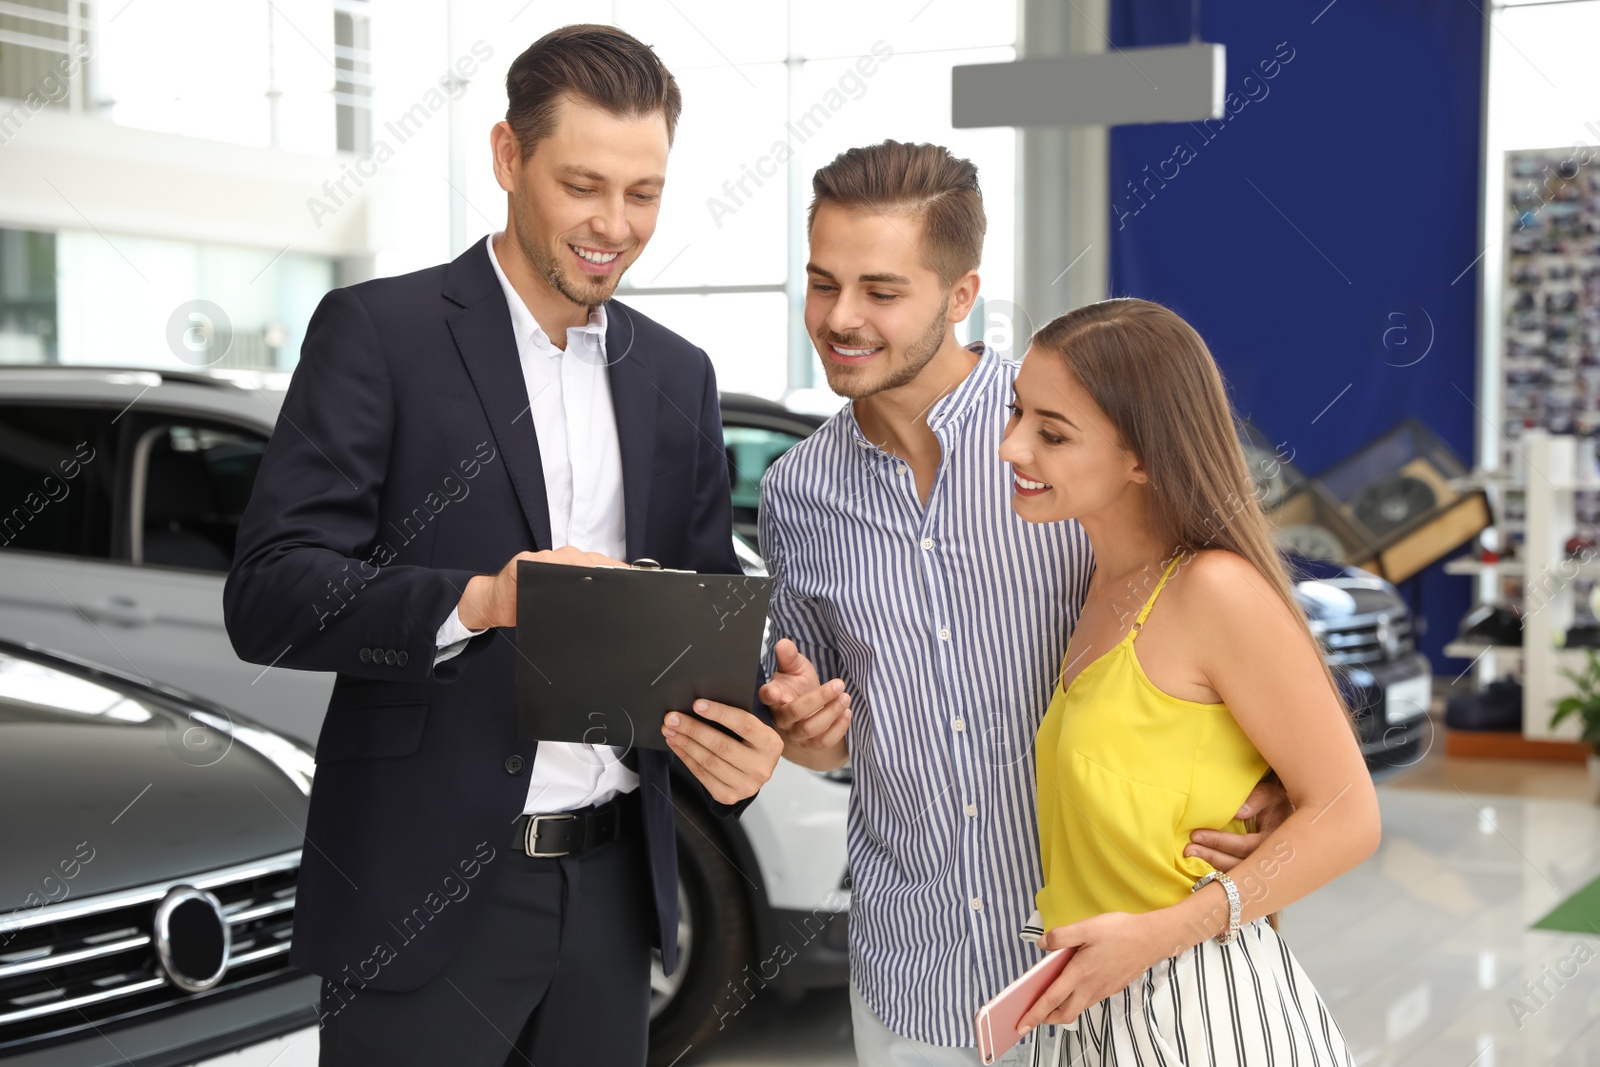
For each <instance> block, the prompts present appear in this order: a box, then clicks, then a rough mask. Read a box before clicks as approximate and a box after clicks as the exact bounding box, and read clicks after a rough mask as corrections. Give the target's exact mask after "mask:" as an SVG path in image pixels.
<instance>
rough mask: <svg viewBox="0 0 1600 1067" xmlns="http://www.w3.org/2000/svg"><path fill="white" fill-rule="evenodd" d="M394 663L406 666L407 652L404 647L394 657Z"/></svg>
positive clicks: (398, 665)
mask: <svg viewBox="0 0 1600 1067" xmlns="http://www.w3.org/2000/svg"><path fill="white" fill-rule="evenodd" d="M394 665H395V666H396V667H404V666H405V665H406V653H405V650H404V649H401V650H400V651H399V652H398V653H397V654H396V655H395V657H394Z"/></svg>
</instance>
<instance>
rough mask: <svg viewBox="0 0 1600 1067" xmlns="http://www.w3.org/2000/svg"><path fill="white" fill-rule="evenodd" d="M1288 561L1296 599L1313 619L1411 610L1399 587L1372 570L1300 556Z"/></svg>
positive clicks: (1322, 620) (1334, 620) (1332, 619)
mask: <svg viewBox="0 0 1600 1067" xmlns="http://www.w3.org/2000/svg"><path fill="white" fill-rule="evenodd" d="M1287 562H1288V565H1289V571H1290V573H1291V574H1292V575H1294V576H1295V579H1296V581H1295V587H1294V594H1295V599H1296V600H1297V601H1299V602H1300V607H1301V609H1302V610H1304V611H1305V613H1306V618H1308V619H1310V620H1312V621H1313V622H1320V623H1337V622H1338V621H1339V620H1341V619H1352V618H1358V617H1360V616H1366V615H1371V614H1373V613H1374V612H1386V613H1388V614H1389V615H1391V616H1401V615H1406V614H1409V609H1408V608H1407V607H1406V603H1405V600H1404V598H1402V597H1401V596H1400V591H1399V590H1398V589H1396V588H1395V587H1394V586H1393V585H1392V584H1391V583H1390V582H1388V581H1385V580H1384V579H1383V578H1380V577H1378V576H1377V575H1376V574H1373V573H1372V572H1371V571H1368V570H1363V569H1361V568H1360V567H1351V566H1347V565H1345V564H1342V563H1330V562H1327V561H1324V560H1313V559H1306V558H1304V557H1301V556H1291V557H1289V559H1288V560H1287Z"/></svg>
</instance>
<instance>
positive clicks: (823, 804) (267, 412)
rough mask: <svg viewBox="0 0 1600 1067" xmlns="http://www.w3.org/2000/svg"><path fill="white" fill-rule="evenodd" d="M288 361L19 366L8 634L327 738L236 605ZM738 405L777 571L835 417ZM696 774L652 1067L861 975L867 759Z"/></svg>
mask: <svg viewBox="0 0 1600 1067" xmlns="http://www.w3.org/2000/svg"><path fill="white" fill-rule="evenodd" d="M288 377H289V376H288V374H286V373H257V372H246V371H234V372H229V371H212V372H204V373H201V372H187V373H174V372H168V371H161V372H156V371H149V370H138V369H131V368H105V367H99V368H97V367H82V366H68V365H43V366H6V367H0V637H4V638H9V639H11V640H14V641H21V642H31V643H33V644H36V645H39V646H42V647H44V648H49V649H56V650H59V651H62V652H65V653H67V654H69V655H72V656H77V657H81V658H83V659H87V660H91V661H97V662H101V663H105V664H107V665H108V666H110V667H112V668H114V669H116V670H119V671H124V672H128V673H131V674H133V675H136V676H138V677H141V678H146V679H150V680H152V681H155V682H158V683H166V684H169V685H172V686H176V687H178V688H180V689H183V690H186V691H188V692H191V693H194V694H198V695H199V696H201V697H204V698H207V699H209V700H211V701H214V702H215V703H216V704H218V705H221V706H222V707H224V708H229V709H234V710H237V711H239V712H242V713H243V714H244V715H246V716H248V717H249V718H251V719H253V720H255V721H256V722H259V723H262V724H264V725H266V726H268V727H271V728H273V729H274V730H276V731H278V732H280V733H283V734H288V735H291V736H293V737H295V738H298V739H300V740H302V741H304V742H306V743H308V744H314V743H315V741H316V739H317V734H318V731H319V729H320V727H321V722H322V717H323V713H324V710H325V709H326V707H327V701H328V696H329V693H330V691H331V689H332V686H333V676H332V675H331V674H318V673H309V672H302V671H293V670H285V669H274V668H271V667H268V668H266V669H263V668H261V667H259V666H257V665H254V664H249V663H245V662H243V661H241V660H240V659H239V658H238V657H237V656H236V655H235V654H234V652H233V648H232V645H231V644H230V642H229V640H228V635H227V633H226V631H225V629H224V626H223V617H222V586H223V581H224V578H225V576H226V573H227V569H228V566H229V563H230V562H231V560H232V558H233V548H234V537H235V534H236V532H237V529H238V523H239V519H240V516H241V514H242V513H243V510H244V506H245V503H246V501H248V499H249V497H250V491H251V488H252V486H253V484H254V479H255V474H256V470H257V468H258V466H259V464H260V460H261V455H262V452H263V450H264V449H265V447H266V442H267V439H268V438H269V437H270V436H271V434H272V433H274V432H280V433H298V432H299V431H298V430H297V429H296V428H294V427H293V426H288V425H282V426H280V425H278V409H279V406H280V403H281V399H282V395H283V390H284V389H285V388H287V384H288ZM723 402H724V404H723V421H724V430H725V437H726V440H727V445H728V455H729V475H730V480H731V482H732V485H733V491H734V505H735V527H736V530H737V533H736V536H735V542H736V547H737V549H738V550H739V554H740V558H741V560H742V562H743V563H744V565H745V569H746V571H747V573H764V568H763V567H762V564H761V559H760V556H759V555H758V554H757V552H756V551H755V548H754V539H755V537H754V531H755V504H756V499H757V496H756V494H757V492H758V490H759V485H760V479H761V475H762V474H763V473H764V472H765V470H766V466H767V465H768V464H770V463H771V461H772V460H773V459H775V458H776V457H777V456H778V455H780V454H781V453H782V452H783V451H784V450H785V449H786V448H788V447H789V446H790V445H792V444H794V443H795V442H796V441H798V440H800V439H801V438H803V437H804V436H806V435H807V434H808V433H810V432H811V430H813V429H814V428H815V427H816V426H817V425H818V424H819V423H820V422H821V419H819V418H816V417H814V416H807V415H802V414H797V413H794V412H791V411H789V410H787V409H785V408H783V407H781V406H779V405H777V404H772V403H770V402H768V401H764V400H759V399H756V398H753V397H741V396H737V395H727V396H724V398H723ZM686 783H687V779H685V788H684V789H683V792H682V795H681V796H680V797H679V798H678V809H679V812H680V819H679V829H678V834H679V836H678V845H679V855H680V857H681V862H680V885H679V893H680V897H681V903H682V916H683V918H682V927H681V928H680V930H679V945H680V946H681V948H680V960H681V962H680V965H679V967H678V970H677V971H676V973H674V974H673V975H672V976H671V977H667V976H664V975H663V974H662V973H661V971H660V968H659V966H658V967H657V968H656V971H655V973H654V975H653V984H654V997H653V1001H652V1005H651V1010H652V1023H651V1062H652V1063H653V1064H669V1063H671V1062H673V1060H674V1059H675V1058H676V1057H678V1056H679V1055H681V1054H682V1052H683V1051H684V1050H685V1048H686V1047H687V1046H689V1045H690V1044H694V1045H703V1044H704V1043H705V1041H706V1040H707V1039H709V1038H710V1037H711V1036H712V1035H713V1034H715V1033H716V1032H717V1031H718V1030H719V1029H721V1028H723V1027H724V1026H725V1025H727V1024H729V1023H730V1022H731V1021H732V1019H733V1017H734V1016H737V1015H738V1014H739V1013H740V1012H741V1011H742V1009H743V1007H744V1005H745V1004H746V1002H747V1001H748V1000H749V998H750V997H751V996H753V995H756V994H757V993H759V994H760V995H763V996H774V997H785V996H793V995H797V994H799V993H801V992H803V991H805V990H807V989H810V988H816V987H823V986H833V985H842V984H844V982H845V981H846V978H847V973H848V962H847V961H848V955H847V940H846V926H847V923H846V921H845V919H846V916H845V913H846V912H847V910H848V906H849V898H850V885H849V876H848V871H847V868H846V858H845V810H846V804H847V801H848V796H849V772H848V769H846V770H845V771H843V772H839V773H834V774H830V775H823V774H817V773H813V772H811V771H807V770H804V769H802V768H799V767H797V766H795V765H793V764H791V763H788V762H780V763H779V764H778V768H777V770H776V772H775V773H774V775H773V777H772V780H771V781H770V782H769V783H768V784H767V785H766V787H765V788H764V789H763V790H762V792H761V795H760V797H759V798H758V799H757V800H756V802H755V803H754V804H752V805H751V806H750V808H749V809H747V810H746V812H745V813H744V815H743V817H742V818H741V819H739V820H737V821H731V820H723V819H718V818H715V817H713V816H711V815H710V814H709V813H708V812H707V811H706V810H705V809H704V807H703V806H702V805H701V804H700V801H699V798H698V794H697V793H696V792H695V791H694V790H692V789H690V788H687V784H686ZM4 862H5V861H4V859H3V858H0V864H3V863H4ZM303 1036H304V1035H302V1039H303Z"/></svg>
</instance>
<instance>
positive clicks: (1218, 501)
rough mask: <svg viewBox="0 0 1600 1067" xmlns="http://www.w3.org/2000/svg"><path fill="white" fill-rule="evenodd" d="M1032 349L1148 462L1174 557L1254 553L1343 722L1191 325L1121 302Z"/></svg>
mask: <svg viewBox="0 0 1600 1067" xmlns="http://www.w3.org/2000/svg"><path fill="white" fill-rule="evenodd" d="M1033 347H1034V348H1035V349H1037V350H1039V351H1042V352H1048V353H1050V354H1051V355H1053V356H1055V357H1057V358H1059V359H1060V360H1061V361H1062V362H1063V363H1064V364H1065V365H1066V367H1067V369H1068V370H1069V371H1071V372H1072V375H1073V377H1075V378H1076V379H1077V380H1078V381H1079V382H1080V383H1081V384H1082V385H1083V387H1084V389H1085V390H1087V391H1088V393H1089V395H1090V396H1091V397H1093V398H1094V401H1095V403H1096V404H1098V405H1100V409H1101V410H1102V411H1104V412H1105V413H1106V417H1107V418H1108V419H1109V420H1110V422H1111V424H1112V425H1113V426H1115V427H1116V429H1117V432H1118V433H1119V434H1120V435H1121V437H1122V442H1123V444H1124V446H1125V447H1126V448H1127V449H1129V450H1130V451H1131V452H1132V453H1133V454H1134V455H1135V456H1137V457H1138V460H1139V462H1140V463H1141V464H1142V465H1143V466H1144V469H1145V471H1146V472H1147V474H1148V476H1149V490H1150V518H1151V522H1152V524H1153V525H1154V531H1153V532H1154V533H1155V534H1156V535H1157V536H1159V537H1160V539H1161V541H1162V543H1164V544H1167V545H1171V546H1172V547H1173V551H1174V553H1175V554H1179V555H1188V554H1192V553H1194V552H1196V551H1198V550H1200V549H1202V548H1222V549H1227V550H1228V551H1230V552H1236V553H1238V554H1239V555H1241V556H1243V557H1244V558H1245V559H1247V560H1249V561H1250V563H1251V564H1252V565H1253V566H1254V567H1255V569H1256V570H1257V571H1259V572H1260V573H1261V576H1262V577H1264V578H1265V579H1266V580H1267V582H1268V584H1270V585H1271V586H1272V588H1273V590H1274V591H1276V592H1277V594H1278V597H1279V599H1280V600H1281V601H1282V602H1283V604H1284V605H1285V606H1286V607H1287V608H1288V610H1289V613H1290V615H1291V616H1292V617H1293V618H1294V620H1295V623H1296V625H1297V626H1298V627H1299V628H1300V631H1301V632H1302V633H1304V634H1305V637H1306V640H1307V641H1309V642H1311V645H1312V647H1313V648H1316V649H1317V650H1318V660H1319V661H1320V662H1321V663H1322V670H1323V674H1324V675H1326V677H1327V680H1328V685H1329V687H1330V688H1331V689H1332V690H1333V693H1334V696H1335V698H1336V699H1337V700H1338V701H1339V705H1340V707H1342V708H1344V710H1345V714H1346V716H1347V717H1348V716H1349V714H1350V709H1349V707H1348V705H1347V704H1346V702H1345V699H1344V694H1343V693H1342V692H1341V690H1340V687H1339V685H1338V683H1337V682H1336V681H1335V680H1334V675H1333V671H1332V670H1331V669H1330V668H1329V666H1328V663H1327V660H1326V658H1325V657H1323V656H1322V655H1321V646H1320V645H1319V644H1318V642H1317V639H1316V637H1315V636H1314V635H1313V634H1312V632H1311V627H1310V626H1309V625H1308V624H1307V622H1306V617H1305V613H1304V612H1303V611H1302V610H1301V608H1300V606H1299V604H1298V603H1297V602H1296V600H1295V597H1294V592H1293V576H1292V575H1291V574H1290V572H1289V567H1288V565H1287V563H1286V561H1285V560H1284V558H1283V556H1282V555H1281V554H1280V553H1279V552H1278V549H1277V546H1276V544H1275V543H1274V541H1273V537H1272V527H1271V524H1270V523H1269V522H1268V521H1267V517H1266V514H1265V512H1264V511H1263V510H1262V507H1261V501H1260V499H1259V498H1258V497H1257V495H1256V490H1255V483H1254V482H1253V480H1252V479H1251V477H1250V466H1249V463H1248V461H1247V460H1246V459H1245V454H1244V449H1243V448H1242V447H1241V445H1240V443H1239V434H1238V430H1237V427H1236V424H1235V422H1234V418H1233V410H1232V407H1231V406H1230V404H1229V403H1228V394H1227V389H1226V387H1225V386H1224V384H1223V381H1222V372H1221V371H1219V370H1218V369H1217V363H1216V360H1215V359H1214V358H1212V355H1211V350H1210V349H1209V348H1207V347H1206V343H1205V341H1204V340H1202V339H1201V337H1200V335H1199V334H1198V333H1196V332H1195V329H1194V327H1192V326H1190V325H1189V324H1188V323H1187V322H1185V321H1184V320H1183V318H1182V317H1181V316H1179V315H1178V314H1177V313H1176V312H1174V311H1172V310H1171V309H1169V308H1166V307H1163V306H1162V305H1160V304H1157V303H1154V302H1152V301H1149V300H1138V299H1134V298H1132V297H1120V298H1117V299H1112V300H1102V301H1099V302H1098V303H1094V304H1088V305H1085V306H1083V307H1080V308H1077V309H1076V310H1074V311H1069V312H1068V313H1067V314H1065V315H1062V316H1061V317H1059V318H1057V319H1055V320H1053V321H1051V322H1050V323H1048V324H1047V325H1045V326H1044V328H1042V329H1041V330H1039V331H1038V332H1037V333H1035V334H1034V335H1033ZM1035 358H1037V357H1035Z"/></svg>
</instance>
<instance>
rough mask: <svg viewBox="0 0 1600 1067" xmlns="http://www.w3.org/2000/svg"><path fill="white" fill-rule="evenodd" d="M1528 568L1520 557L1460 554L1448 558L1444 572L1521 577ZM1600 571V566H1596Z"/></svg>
mask: <svg viewBox="0 0 1600 1067" xmlns="http://www.w3.org/2000/svg"><path fill="white" fill-rule="evenodd" d="M1525 570H1526V568H1525V567H1524V566H1523V563H1522V561H1521V560H1520V559H1502V560H1496V561H1495V562H1493V563H1486V562H1484V561H1483V560H1481V559H1473V558H1472V557H1470V556H1458V557H1457V558H1455V559H1451V560H1446V561H1445V564H1444V572H1445V573H1446V574H1503V575H1505V576H1506V577H1507V578H1517V577H1521V576H1522V574H1523V573H1525ZM1596 570H1597V572H1600V568H1596Z"/></svg>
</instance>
